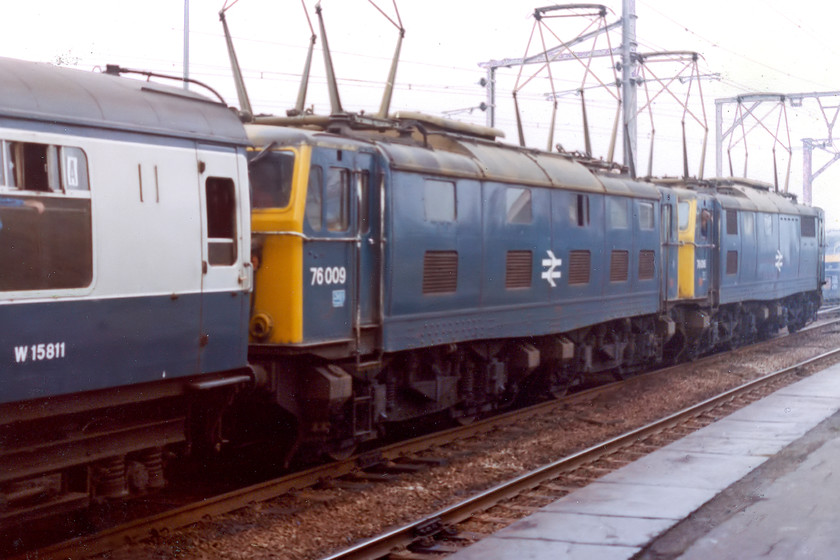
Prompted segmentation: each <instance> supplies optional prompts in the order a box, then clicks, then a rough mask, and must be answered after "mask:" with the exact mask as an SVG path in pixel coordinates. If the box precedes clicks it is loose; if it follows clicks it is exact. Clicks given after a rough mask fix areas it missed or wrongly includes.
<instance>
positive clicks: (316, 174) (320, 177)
mask: <svg viewBox="0 0 840 560" xmlns="http://www.w3.org/2000/svg"><path fill="white" fill-rule="evenodd" d="M323 184H324V171H323V169H321V166H319V165H313V166H312V169H310V170H309V185H308V186H307V188H306V223H308V224H309V227H310V229H312V231H321V210H322V207H323V206H322V204H321V190H322V189H323Z"/></svg>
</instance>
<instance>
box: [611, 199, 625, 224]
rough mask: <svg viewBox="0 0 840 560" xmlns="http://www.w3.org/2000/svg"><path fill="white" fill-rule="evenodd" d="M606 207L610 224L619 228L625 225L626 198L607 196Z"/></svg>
mask: <svg viewBox="0 0 840 560" xmlns="http://www.w3.org/2000/svg"><path fill="white" fill-rule="evenodd" d="M607 207H608V212H609V216H610V226H612V227H614V228H619V229H625V228H626V227H627V223H628V222H627V199H626V198H608V199H607Z"/></svg>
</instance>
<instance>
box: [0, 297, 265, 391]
mask: <svg viewBox="0 0 840 560" xmlns="http://www.w3.org/2000/svg"><path fill="white" fill-rule="evenodd" d="M248 301H249V297H248V293H247V292H238V293H216V294H205V295H204V320H205V322H206V323H207V324H209V325H211V326H212V327H213V328H214V332H215V334H214V336H212V337H209V338H208V340H207V342H206V345H205V346H203V347H202V342H201V336H200V334H201V333H200V329H199V324H198V318H199V316H200V306H201V304H202V296H201V295H200V294H184V295H179V296H178V297H170V296H155V297H137V298H125V299H123V298H113V299H102V300H75V301H41V302H27V303H21V304H15V305H4V306H3V313H2V317H0V356H1V357H0V371H2V374H0V402H3V403H7V402H17V401H24V400H29V399H35V398H41V397H47V396H53V395H63V394H69V393H77V392H84V391H91V390H95V389H103V388H108V387H121V386H126V385H131V384H136V383H146V382H151V381H158V380H162V379H171V378H175V377H184V376H190V375H196V374H200V373H208V372H214V371H225V370H229V369H234V368H238V367H242V365H243V364H244V363H245V360H246V353H247V339H246V337H245V332H246V329H247V316H248ZM232 317H239V320H238V321H236V320H231V318H232ZM216 327H218V329H216ZM199 358H200V359H201V362H199ZM199 363H201V364H202V365H201V367H199Z"/></svg>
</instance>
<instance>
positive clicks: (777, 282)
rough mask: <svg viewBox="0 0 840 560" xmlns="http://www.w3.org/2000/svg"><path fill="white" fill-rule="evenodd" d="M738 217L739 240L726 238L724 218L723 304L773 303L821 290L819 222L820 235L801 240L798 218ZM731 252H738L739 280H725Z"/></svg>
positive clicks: (759, 214) (735, 276)
mask: <svg viewBox="0 0 840 560" xmlns="http://www.w3.org/2000/svg"><path fill="white" fill-rule="evenodd" d="M738 212H739V216H738V233H737V234H735V235H731V234H727V233H726V227H725V214H722V215H721V223H722V224H724V225H722V227H721V228H720V232H721V247H722V249H721V251H720V254H719V261H718V262H719V270H720V303H722V304H725V303H735V302H739V301H750V300H754V301H770V300H775V299H781V298H784V297H787V296H790V295H793V294H795V293H800V292H813V291H816V290H817V289H818V282H819V272H820V271H819V268H820V266H819V262H820V259H819V253H820V248H819V231H820V229H821V227H822V225H821V222H822V218H821V217H820V216H817V235H815V236H814V237H802V236H801V217H800V216H799V215H790V214H778V213H770V212H761V211H758V212H751V211H745V210H738ZM750 223H752V224H753V227H752V228H750ZM728 251H738V257H739V262H738V272H737V274H726V253H727V252H728Z"/></svg>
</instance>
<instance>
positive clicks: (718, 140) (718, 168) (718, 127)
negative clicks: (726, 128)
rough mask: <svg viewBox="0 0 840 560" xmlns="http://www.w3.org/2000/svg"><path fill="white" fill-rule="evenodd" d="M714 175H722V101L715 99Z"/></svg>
mask: <svg viewBox="0 0 840 560" xmlns="http://www.w3.org/2000/svg"><path fill="white" fill-rule="evenodd" d="M715 177H723V103H721V102H720V100H719V99H717V100H715Z"/></svg>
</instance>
